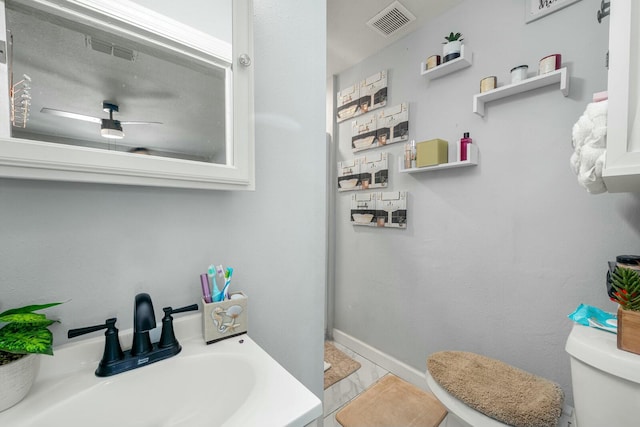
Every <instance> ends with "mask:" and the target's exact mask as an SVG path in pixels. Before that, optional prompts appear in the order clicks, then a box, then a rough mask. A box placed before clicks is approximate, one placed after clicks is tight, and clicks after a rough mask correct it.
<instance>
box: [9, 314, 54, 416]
mask: <svg viewBox="0 0 640 427" xmlns="http://www.w3.org/2000/svg"><path fill="white" fill-rule="evenodd" d="M59 304H61V303H59V302H54V303H49V304H42V305H28V306H24V307H20V308H14V309H11V310H7V311H5V312H3V313H0V325H3V326H2V327H1V328H0V411H4V410H5V409H7V408H10V407H11V406H13V405H15V404H16V403H18V402H19V401H20V400H22V399H23V398H24V397H25V396H26V395H27V393H28V392H29V390H30V389H31V386H32V385H33V382H34V381H35V378H36V375H37V373H38V368H39V366H40V363H39V362H40V359H39V358H38V357H37V355H38V354H48V355H53V347H52V345H53V334H52V333H51V331H50V330H49V326H51V325H52V324H53V323H55V322H57V320H51V319H48V318H47V316H46V315H44V314H40V313H34V312H35V311H39V310H44V309H45V308H49V307H53V306H55V305H59Z"/></svg>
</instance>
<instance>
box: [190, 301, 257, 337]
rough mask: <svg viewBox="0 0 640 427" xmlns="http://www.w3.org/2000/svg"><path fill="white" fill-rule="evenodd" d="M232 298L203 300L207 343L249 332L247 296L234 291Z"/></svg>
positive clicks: (203, 318) (203, 327)
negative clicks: (216, 300) (208, 301)
mask: <svg viewBox="0 0 640 427" xmlns="http://www.w3.org/2000/svg"><path fill="white" fill-rule="evenodd" d="M229 297H230V299H227V300H224V301H220V302H210V303H207V302H205V301H204V299H203V300H202V304H203V310H202V333H203V335H204V341H205V343H207V344H213V343H214V342H217V341H220V340H224V339H227V338H232V337H237V336H238V335H242V334H246V333H247V326H248V322H249V314H248V313H247V301H248V298H247V296H246V295H245V294H244V293H242V292H234V293H232V294H230V295H229Z"/></svg>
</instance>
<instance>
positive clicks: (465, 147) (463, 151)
mask: <svg viewBox="0 0 640 427" xmlns="http://www.w3.org/2000/svg"><path fill="white" fill-rule="evenodd" d="M472 141H473V140H472V139H471V138H469V132H465V133H464V135H463V136H462V139H461V140H460V161H461V162H463V161H465V160H469V156H468V155H467V153H468V151H469V144H471V142H472Z"/></svg>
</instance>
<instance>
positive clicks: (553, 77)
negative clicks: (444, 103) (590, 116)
mask: <svg viewBox="0 0 640 427" xmlns="http://www.w3.org/2000/svg"><path fill="white" fill-rule="evenodd" d="M555 83H560V91H561V92H562V94H563V95H564V96H569V79H568V78H567V68H566V67H565V68H561V69H559V70H556V71H552V72H550V73H547V74H543V75H541V76H536V77H531V78H529V79H526V80H522V81H521V82H518V83H512V84H510V85H506V86H502V87H499V88H497V89H493V90H490V91H487V92H482V93H478V94H476V95H473V112H474V113H476V114H478V115H480V116H483V117H484V104H485V103H486V102H489V101H495V100H496V99H500V98H505V97H507V96H511V95H516V94H518V93H522V92H527V91H529V90H533V89H538V88H541V87H544V86H549V85H552V84H555Z"/></svg>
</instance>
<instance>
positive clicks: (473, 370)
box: [427, 351, 564, 427]
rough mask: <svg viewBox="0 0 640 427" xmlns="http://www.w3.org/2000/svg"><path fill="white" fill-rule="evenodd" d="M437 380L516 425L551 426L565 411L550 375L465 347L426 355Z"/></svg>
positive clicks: (482, 409)
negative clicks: (459, 349) (471, 350)
mask: <svg viewBox="0 0 640 427" xmlns="http://www.w3.org/2000/svg"><path fill="white" fill-rule="evenodd" d="M427 369H428V370H429V373H430V374H431V376H432V377H433V379H434V380H436V381H437V382H438V384H440V386H442V388H444V389H445V390H447V391H448V392H449V393H450V394H451V395H453V396H454V397H456V398H457V399H458V400H460V401H462V402H464V403H465V404H467V406H469V407H471V408H473V409H475V410H476V411H478V412H482V413H483V414H485V415H487V416H488V417H491V418H494V419H496V420H498V421H500V422H503V423H505V424H509V425H511V426H514V427H551V426H556V425H557V424H558V419H559V418H560V415H561V414H562V403H563V401H564V393H563V392H562V389H561V388H560V386H559V385H558V384H556V383H553V382H551V381H549V380H547V379H544V378H541V377H538V376H535V375H532V374H530V373H528V372H525V371H523V370H521V369H518V368H514V367H513V366H510V365H508V364H506V363H504V362H501V361H499V360H496V359H491V358H489V357H486V356H481V355H479V354H475V353H469V352H464V351H441V352H438V353H434V354H432V355H431V356H429V358H428V359H427Z"/></svg>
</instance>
